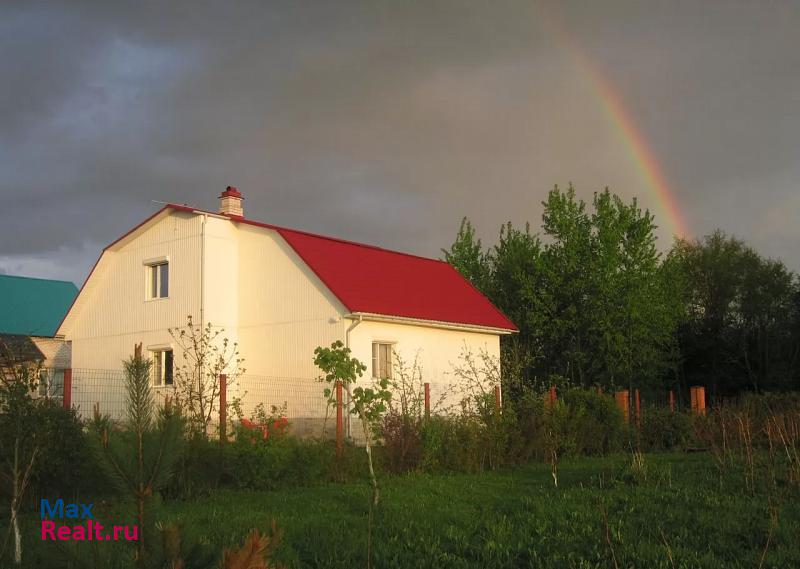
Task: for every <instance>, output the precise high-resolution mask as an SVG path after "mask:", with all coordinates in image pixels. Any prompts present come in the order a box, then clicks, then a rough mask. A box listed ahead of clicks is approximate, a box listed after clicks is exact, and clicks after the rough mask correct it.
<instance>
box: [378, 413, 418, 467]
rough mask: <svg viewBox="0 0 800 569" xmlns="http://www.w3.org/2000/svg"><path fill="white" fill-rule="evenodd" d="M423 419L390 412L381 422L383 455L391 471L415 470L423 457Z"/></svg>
mask: <svg viewBox="0 0 800 569" xmlns="http://www.w3.org/2000/svg"><path fill="white" fill-rule="evenodd" d="M421 423H422V422H421V420H420V419H417V418H416V417H411V416H409V415H403V414H401V413H396V412H390V413H387V414H386V415H385V416H384V417H383V421H382V422H381V437H382V439H383V450H382V456H383V459H384V464H385V466H386V468H387V470H389V472H394V473H402V472H409V471H411V470H415V469H416V468H417V467H418V466H419V463H420V460H421V458H422V436H421V432H420V429H421V426H422V424H421Z"/></svg>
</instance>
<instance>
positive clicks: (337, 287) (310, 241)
mask: <svg viewBox="0 0 800 569" xmlns="http://www.w3.org/2000/svg"><path fill="white" fill-rule="evenodd" d="M168 209H172V210H177V211H184V212H187V213H209V214H212V215H219V214H218V213H215V212H210V211H204V210H200V209H196V208H193V207H191V206H187V205H178V204H167V205H165V206H164V207H163V208H161V209H160V210H158V211H157V212H155V213H154V214H153V215H151V216H150V217H148V218H147V219H145V220H144V221H143V222H142V223H140V224H139V225H137V226H136V227H134V228H133V229H131V230H130V231H129V232H127V233H126V234H125V235H123V236H122V237H120V238H119V239H117V240H116V241H114V242H113V243H112V244H111V245H109V246H108V247H106V248H105V249H104V250H106V249H109V248H111V247H112V246H113V245H115V244H116V243H119V242H120V241H121V240H123V239H124V238H125V237H127V236H128V235H131V234H132V233H134V232H136V231H137V230H138V229H139V228H141V227H143V226H144V225H145V224H147V223H148V222H149V221H151V220H152V219H154V218H156V217H157V216H158V215H159V214H160V213H161V212H163V211H164V210H168ZM228 217H230V219H231V221H232V222H234V223H244V224H247V225H254V226H257V227H265V228H268V229H273V230H275V231H277V232H278V233H279V234H280V235H281V236H282V237H283V238H284V239H285V240H286V242H287V243H288V244H289V246H291V247H292V249H294V251H295V252H296V253H297V254H298V255H299V256H300V258H301V259H303V261H304V262H305V263H306V264H307V265H308V266H309V268H310V269H311V270H312V271H314V273H315V274H316V275H317V276H318V277H319V279H320V280H321V281H322V282H323V283H324V284H325V286H326V287H328V289H329V290H330V291H331V292H332V293H333V294H334V296H336V297H337V298H338V299H339V300H340V301H341V303H342V304H344V306H345V307H346V308H347V309H348V310H350V311H351V312H364V313H369V314H377V315H382V316H389V317H391V316H395V317H400V318H413V319H419V320H430V321H435V322H444V323H451V324H462V325H467V326H481V327H488V328H496V329H500V330H509V331H512V332H513V331H517V327H516V326H515V325H514V323H513V322H511V320H509V319H508V318H506V317H505V315H504V314H503V313H502V312H500V310H498V309H497V308H496V307H495V306H494V305H493V304H492V303H491V302H490V301H489V299H488V298H486V297H485V296H484V295H483V294H481V293H480V292H479V291H478V289H476V288H475V287H473V286H472V284H470V282H469V281H467V280H466V279H465V278H464V277H462V276H461V274H460V273H459V272H458V271H456V270H455V269H454V268H453V267H452V266H451V265H450V264H449V263H446V262H444V261H438V260H435V259H428V258H425V257H418V256H416V255H410V254H408V253H400V252H397V251H390V250H388V249H382V248H380V247H375V246H373V245H366V244H363V243H356V242H353V241H345V240H343V239H337V238H334V237H325V236H323V235H316V234H313V233H307V232H305V231H298V230H295V229H287V228H285V227H279V226H276V225H271V224H268V223H262V222H259V221H254V220H250V219H244V218H240V217H236V216H228ZM98 262H99V259H98ZM96 266H97V263H95V267H96ZM93 272H94V268H92V272H90V273H89V277H87V279H86V282H88V281H89V278H91V276H92V273H93ZM86 282H84V285H83V286H84V287H85V286H86ZM82 291H83V287H81V292H82ZM79 296H80V293H79ZM76 300H77V297H76ZM71 310H72V308H70V311H71ZM68 313H69V312H68ZM65 319H66V316H65ZM62 325H63V321H62ZM59 328H60V327H59Z"/></svg>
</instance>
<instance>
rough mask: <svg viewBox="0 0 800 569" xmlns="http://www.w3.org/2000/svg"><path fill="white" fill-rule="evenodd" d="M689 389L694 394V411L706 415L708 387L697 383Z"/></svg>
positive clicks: (696, 413)
mask: <svg viewBox="0 0 800 569" xmlns="http://www.w3.org/2000/svg"><path fill="white" fill-rule="evenodd" d="M689 391H690V394H691V396H692V413H694V414H695V415H705V414H706V388H705V387H703V386H701V385H695V386H694V387H692V388H691V389H690V390H689Z"/></svg>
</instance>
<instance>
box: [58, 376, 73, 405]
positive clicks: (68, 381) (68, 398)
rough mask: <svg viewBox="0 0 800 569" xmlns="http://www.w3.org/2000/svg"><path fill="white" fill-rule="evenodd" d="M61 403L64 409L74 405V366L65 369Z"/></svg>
mask: <svg viewBox="0 0 800 569" xmlns="http://www.w3.org/2000/svg"><path fill="white" fill-rule="evenodd" d="M62 391H63V393H62V394H61V403H62V405H64V409H67V410H69V409H70V408H71V407H72V368H68V369H65V370H64V387H63V388H62Z"/></svg>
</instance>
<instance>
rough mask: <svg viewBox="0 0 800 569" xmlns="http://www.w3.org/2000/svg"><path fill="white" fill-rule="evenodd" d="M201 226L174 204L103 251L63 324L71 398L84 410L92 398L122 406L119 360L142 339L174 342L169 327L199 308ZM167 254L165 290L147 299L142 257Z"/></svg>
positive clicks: (110, 408)
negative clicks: (76, 308)
mask: <svg viewBox="0 0 800 569" xmlns="http://www.w3.org/2000/svg"><path fill="white" fill-rule="evenodd" d="M200 231H201V218H200V217H199V216H194V215H191V214H187V213H180V212H173V213H172V215H168V216H165V217H163V218H160V219H158V220H156V221H154V224H153V225H152V226H151V227H149V228H148V229H147V230H146V231H144V232H143V233H141V234H140V235H138V236H136V237H134V238H132V239H129V240H124V241H123V242H121V243H120V244H118V245H116V246H115V247H114V250H109V251H106V253H105V254H104V259H103V262H102V263H100V264H99V265H98V267H97V269H96V270H95V273H94V274H93V275H92V278H91V281H90V283H91V288H89V289H88V290H87V291H85V292H87V293H89V294H88V296H87V298H85V299H82V302H81V310H80V312H79V314H77V317H76V318H75V319H74V320H72V323H71V324H70V326H69V329H68V330H66V331H65V332H66V334H67V340H70V341H71V343H72V367H73V369H74V370H75V371H74V373H73V388H74V391H73V402H74V403H75V404H76V405H77V406H79V408H80V410H81V412H82V413H83V414H84V415H87V414H89V413H91V406H92V405H93V404H94V403H95V402H100V407H101V411H102V412H107V413H111V414H112V415H118V414H120V413H121V411H122V408H123V407H122V402H123V400H124V391H123V389H122V387H123V384H122V377H123V376H122V371H121V370H122V362H123V360H125V359H127V358H129V357H130V356H131V355H132V354H133V349H134V345H135V344H137V343H142V347H143V349H144V350H147V349H148V348H151V347H155V346H170V345H173V344H174V342H173V340H172V337H171V336H170V334H169V332H168V330H167V329H168V328H170V327H180V326H185V325H186V317H187V316H188V315H189V314H191V315H193V316H194V317H195V318H196V317H197V316H196V315H198V314H199V311H200V286H199V283H200ZM164 256H166V257H168V259H169V298H165V299H156V300H148V299H147V289H146V283H147V280H146V278H147V271H146V267H145V265H144V261H145V260H148V259H154V258H158V257H164ZM173 347H174V346H173ZM176 355H177V354H176ZM87 370H97V371H87ZM161 389H162V390H163V389H166V388H161Z"/></svg>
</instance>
